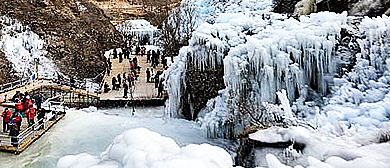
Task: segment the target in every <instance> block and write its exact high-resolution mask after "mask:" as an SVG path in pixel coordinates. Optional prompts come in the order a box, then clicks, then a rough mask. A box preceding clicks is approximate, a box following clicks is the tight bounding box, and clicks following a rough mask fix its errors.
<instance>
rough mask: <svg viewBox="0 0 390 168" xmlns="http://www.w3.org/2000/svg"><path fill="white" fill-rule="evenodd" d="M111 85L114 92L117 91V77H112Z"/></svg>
mask: <svg viewBox="0 0 390 168" xmlns="http://www.w3.org/2000/svg"><path fill="white" fill-rule="evenodd" d="M111 84H112V90H116V87H115V85H116V78H115V76H114V77H112V81H111Z"/></svg>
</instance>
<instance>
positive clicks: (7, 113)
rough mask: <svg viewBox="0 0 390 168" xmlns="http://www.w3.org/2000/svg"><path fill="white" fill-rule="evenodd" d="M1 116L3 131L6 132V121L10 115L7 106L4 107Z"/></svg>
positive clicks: (7, 128)
mask: <svg viewBox="0 0 390 168" xmlns="http://www.w3.org/2000/svg"><path fill="white" fill-rule="evenodd" d="M1 117H3V132H7V131H8V130H9V127H8V123H9V119H10V117H11V111H10V110H9V109H8V108H5V110H4V111H3V113H2V114H1Z"/></svg>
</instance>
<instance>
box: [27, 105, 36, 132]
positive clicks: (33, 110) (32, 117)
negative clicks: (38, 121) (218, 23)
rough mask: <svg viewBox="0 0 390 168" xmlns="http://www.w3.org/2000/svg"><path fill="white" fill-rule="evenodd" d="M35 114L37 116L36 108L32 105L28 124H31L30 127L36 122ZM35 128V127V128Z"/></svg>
mask: <svg viewBox="0 0 390 168" xmlns="http://www.w3.org/2000/svg"><path fill="white" fill-rule="evenodd" d="M34 116H35V109H34V107H33V105H30V107H29V110H28V115H27V119H28V126H29V127H31V126H32V125H34V124H35V122H34ZM33 129H34V128H33Z"/></svg>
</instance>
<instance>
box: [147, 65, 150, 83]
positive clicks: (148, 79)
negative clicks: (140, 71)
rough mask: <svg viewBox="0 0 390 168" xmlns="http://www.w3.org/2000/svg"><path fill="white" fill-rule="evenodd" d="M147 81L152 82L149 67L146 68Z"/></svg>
mask: <svg viewBox="0 0 390 168" xmlns="http://www.w3.org/2000/svg"><path fill="white" fill-rule="evenodd" d="M146 82H147V83H149V82H150V70H149V68H146Z"/></svg>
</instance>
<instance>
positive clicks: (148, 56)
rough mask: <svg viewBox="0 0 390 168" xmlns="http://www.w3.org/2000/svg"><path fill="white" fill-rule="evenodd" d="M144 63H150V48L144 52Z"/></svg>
mask: <svg viewBox="0 0 390 168" xmlns="http://www.w3.org/2000/svg"><path fill="white" fill-rule="evenodd" d="M146 63H150V50H148V52H147V53H146Z"/></svg>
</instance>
